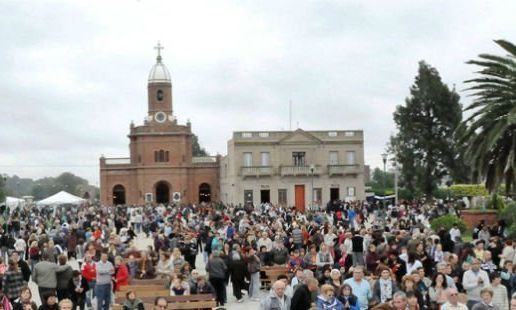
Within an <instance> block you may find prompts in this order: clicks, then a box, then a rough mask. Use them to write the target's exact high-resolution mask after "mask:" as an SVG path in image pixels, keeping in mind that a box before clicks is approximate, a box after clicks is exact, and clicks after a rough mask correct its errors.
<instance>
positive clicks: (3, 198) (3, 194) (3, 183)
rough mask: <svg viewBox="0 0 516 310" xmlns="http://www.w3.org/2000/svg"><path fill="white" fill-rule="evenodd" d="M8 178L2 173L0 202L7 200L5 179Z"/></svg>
mask: <svg viewBox="0 0 516 310" xmlns="http://www.w3.org/2000/svg"><path fill="white" fill-rule="evenodd" d="M6 179H7V178H5V179H4V176H3V175H2V174H0V203H2V202H4V201H5V196H6V189H5V180H6Z"/></svg>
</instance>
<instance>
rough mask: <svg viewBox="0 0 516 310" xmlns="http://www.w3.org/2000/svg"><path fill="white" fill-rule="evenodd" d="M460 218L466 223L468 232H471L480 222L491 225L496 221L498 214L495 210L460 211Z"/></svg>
mask: <svg viewBox="0 0 516 310" xmlns="http://www.w3.org/2000/svg"><path fill="white" fill-rule="evenodd" d="M460 217H461V218H462V219H463V220H464V223H466V226H468V229H469V230H473V228H475V226H477V225H478V224H479V223H480V221H481V220H484V222H485V223H486V224H487V225H493V224H495V223H496V222H497V221H498V212H497V211H496V210H485V211H482V210H461V213H460Z"/></svg>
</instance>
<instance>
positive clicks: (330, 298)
mask: <svg viewBox="0 0 516 310" xmlns="http://www.w3.org/2000/svg"><path fill="white" fill-rule="evenodd" d="M315 305H316V306H317V309H331V310H344V305H342V303H341V302H340V300H338V299H337V298H335V288H334V287H333V286H331V285H329V284H324V285H323V286H321V293H320V294H319V295H318V296H317V299H316V300H315Z"/></svg>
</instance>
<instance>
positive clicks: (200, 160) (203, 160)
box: [192, 156, 217, 164]
mask: <svg viewBox="0 0 516 310" xmlns="http://www.w3.org/2000/svg"><path fill="white" fill-rule="evenodd" d="M216 162H217V157H216V156H203V157H192V164H207V163H216Z"/></svg>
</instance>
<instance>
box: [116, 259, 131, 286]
mask: <svg viewBox="0 0 516 310" xmlns="http://www.w3.org/2000/svg"><path fill="white" fill-rule="evenodd" d="M126 285H129V270H128V269H127V266H126V265H125V264H124V262H123V261H122V257H121V256H117V257H115V292H117V291H119V290H120V287H122V286H126Z"/></svg>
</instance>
